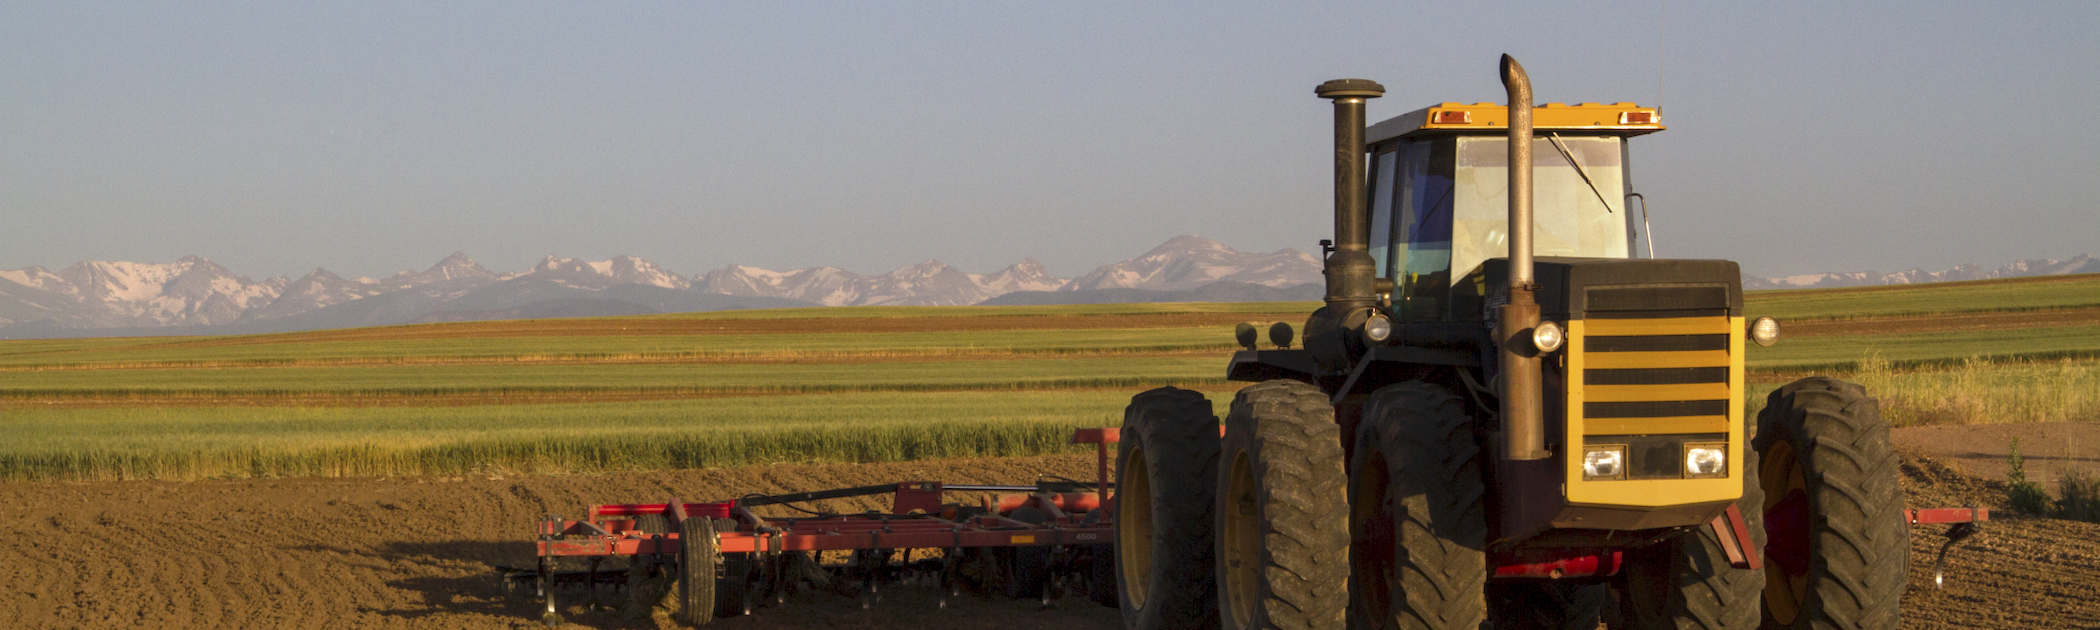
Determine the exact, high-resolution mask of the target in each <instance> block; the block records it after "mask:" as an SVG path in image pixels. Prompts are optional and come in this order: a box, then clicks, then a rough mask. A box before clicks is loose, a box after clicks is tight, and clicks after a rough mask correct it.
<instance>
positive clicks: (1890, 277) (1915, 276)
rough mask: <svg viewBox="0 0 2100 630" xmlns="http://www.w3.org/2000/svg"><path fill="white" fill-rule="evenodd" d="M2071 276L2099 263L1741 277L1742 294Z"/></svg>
mask: <svg viewBox="0 0 2100 630" xmlns="http://www.w3.org/2000/svg"><path fill="white" fill-rule="evenodd" d="M2074 273H2100V259H2096V258H2093V256H2092V254H2079V255H2077V256H2072V257H2071V258H2070V259H2069V260H2049V259H2036V260H2022V261H2018V262H2014V263H2012V264H2009V265H2005V266H2003V267H1999V268H1997V269H1984V268H1983V267H1982V266H1980V265H1975V264H1967V265H1960V266H1957V267H1955V268H1953V269H1946V270H1942V271H1926V270H1923V269H1911V270H1908V271H1898V272H1895V273H1881V272H1878V271H1840V272H1825V273H1810V274H1802V275H1798V276H1784V277H1779V278H1755V277H1751V276H1750V275H1749V274H1743V288H1744V289H1745V290H1758V289H1830V288H1836V287H1861V286H1873V285H1882V284H1918V283H1921V282H1952V281H1957V280H1992V279H1996V278H2018V277H2022V276H2055V275H2065V274H2074Z"/></svg>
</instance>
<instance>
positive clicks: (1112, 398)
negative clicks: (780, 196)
mask: <svg viewBox="0 0 2100 630" xmlns="http://www.w3.org/2000/svg"><path fill="white" fill-rule="evenodd" d="M1130 393H1131V392H1130V391H1129V390H1126V389H1114V390H1070V391H1030V392H982V391H974V392H941V393H913V394H900V393H889V392H883V393H852V394H824V395H803V396H754V397H740V398H720V399H703V400H673V401H646V402H623V403H601V404H549V405H478V406H465V407H390V408H346V407H318V408H293V409H281V408H276V409H272V408H263V409H258V408H244V407H146V408H124V409H13V410H4V411H0V431H4V432H5V433H7V434H9V435H12V436H17V438H18V439H15V440H11V441H10V442H9V443H8V444H7V445H6V446H4V447H0V479H7V480H16V481H22V480H49V479H199V478H216V477H304V476H373V475H403V474H409V475H417V474H422V475H437V474H462V473H597V472H609V471H623V470H653V469H665V468H689V467H708V466H737V465H748V464H767V463H781V462H880V461H900V460H910V459H926V458H943V457H974V456H992V455H1000V456H1006V455H1033V454H1045V453H1061V452H1083V451H1084V450H1087V449H1090V448H1092V447H1088V446H1073V445H1071V444H1069V443H1068V442H1069V441H1070V439H1071V435H1072V430H1073V429H1076V428H1085V427H1100V426H1114V425H1115V424H1116V423H1117V422H1118V421H1119V420H1120V419H1121V416H1122V408H1123V406H1124V405H1126V404H1128V402H1129V395H1130ZM1212 396H1213V397H1214V398H1220V400H1217V401H1214V404H1216V405H1218V407H1219V408H1220V409H1222V408H1223V406H1224V404H1225V403H1226V402H1229V400H1228V399H1227V398H1229V394H1223V393H1219V394H1212Z"/></svg>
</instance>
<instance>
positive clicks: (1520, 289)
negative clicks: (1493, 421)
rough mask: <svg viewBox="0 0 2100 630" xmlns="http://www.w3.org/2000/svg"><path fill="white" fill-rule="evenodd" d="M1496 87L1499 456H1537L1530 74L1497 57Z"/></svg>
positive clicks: (1540, 435) (1541, 455)
mask: <svg viewBox="0 0 2100 630" xmlns="http://www.w3.org/2000/svg"><path fill="white" fill-rule="evenodd" d="M1502 87H1503V88H1504V89H1505V90H1507V91H1508V92H1509V303H1508V304H1506V305H1504V306H1503V307H1502V310H1501V313H1499V314H1498V317H1497V318H1496V319H1497V324H1498V325H1497V326H1496V327H1495V340H1496V342H1497V343H1499V344H1500V345H1501V348H1502V349H1501V355H1502V357H1501V358H1502V392H1501V394H1502V456H1503V457H1504V458H1505V459H1513V460H1539V459H1545V458H1547V457H1551V456H1552V453H1548V452H1546V426H1545V425H1546V418H1545V411H1544V409H1543V405H1542V403H1543V401H1541V400H1540V398H1541V397H1542V396H1544V392H1542V391H1541V390H1540V387H1541V386H1542V385H1543V383H1542V381H1543V380H1544V379H1543V378H1542V375H1541V373H1540V369H1539V352H1538V348H1536V347H1534V346H1533V345H1532V342H1531V331H1532V329H1534V328H1537V327H1538V325H1539V305H1538V301H1537V299H1535V297H1534V296H1533V295H1532V292H1533V291H1535V290H1536V289H1537V282H1536V281H1535V279H1534V278H1533V276H1532V269H1531V107H1532V103H1531V78H1530V77H1528V76H1525V74H1524V66H1522V65H1519V64H1517V60H1516V59H1513V58H1511V57H1510V56H1509V55H1503V56H1502ZM1333 282H1334V281H1333V280H1331V279H1330V280H1329V281H1328V286H1330V287H1332V286H1333ZM1332 292H1333V290H1332V289H1329V294H1330V295H1331V294H1332ZM1328 299H1329V301H1332V300H1333V298H1332V297H1330V298H1328Z"/></svg>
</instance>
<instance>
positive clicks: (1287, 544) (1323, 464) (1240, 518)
mask: <svg viewBox="0 0 2100 630" xmlns="http://www.w3.org/2000/svg"><path fill="white" fill-rule="evenodd" d="M1218 472H1219V476H1218V495H1217V502H1218V503H1217V530H1216V532H1217V533H1216V535H1215V537H1216V539H1217V545H1218V551H1217V562H1218V568H1217V574H1218V577H1217V580H1218V587H1219V588H1218V610H1219V613H1220V614H1219V617H1220V619H1219V621H1220V622H1222V625H1223V627H1224V628H1225V629H1226V630H1255V629H1267V628H1292V629H1304V630H1320V629H1332V630H1341V629H1342V628H1343V627H1344V626H1345V624H1346V623H1347V618H1346V615H1347V614H1348V611H1349V497H1348V494H1347V488H1348V484H1349V473H1348V471H1347V470H1346V469H1344V467H1343V465H1342V438H1341V427H1340V426H1338V425H1336V424H1335V423H1334V407H1333V405H1331V404H1329V403H1328V397H1327V394H1325V393H1323V392H1321V391H1320V390H1319V388H1316V387H1313V386H1312V385H1310V384H1306V383H1303V382H1299V381H1292V380H1274V381H1266V382H1263V383H1260V384H1257V385H1254V386H1251V387H1248V388H1246V389H1242V390H1240V393H1239V395H1238V396H1237V397H1235V398H1234V399H1233V401H1232V411H1231V413H1229V414H1227V415H1226V417H1225V438H1224V443H1223V448H1222V449H1221V450H1220V452H1219V459H1218Z"/></svg>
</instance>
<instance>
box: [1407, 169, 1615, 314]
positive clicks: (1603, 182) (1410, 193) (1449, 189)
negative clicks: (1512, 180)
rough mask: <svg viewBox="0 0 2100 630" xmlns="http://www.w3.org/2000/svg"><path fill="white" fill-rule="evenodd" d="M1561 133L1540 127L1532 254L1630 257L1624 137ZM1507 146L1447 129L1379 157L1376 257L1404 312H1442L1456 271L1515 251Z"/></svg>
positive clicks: (1462, 271)
mask: <svg viewBox="0 0 2100 630" xmlns="http://www.w3.org/2000/svg"><path fill="white" fill-rule="evenodd" d="M1555 139H1556V138H1555V136H1554V135H1552V134H1551V133H1541V134H1538V135H1537V136H1535V137H1534V142H1535V144H1533V146H1532V150H1531V155H1532V158H1531V163H1532V230H1533V232H1532V253H1533V255H1537V256H1577V257H1594V258H1625V257H1626V256H1627V236H1626V225H1627V223H1626V215H1625V208H1624V207H1623V206H1624V202H1623V201H1621V200H1622V199H1624V198H1625V173H1624V170H1623V166H1622V164H1621V155H1622V153H1621V149H1622V144H1621V143H1622V141H1621V140H1620V139H1619V138H1616V137H1596V136H1587V137H1584V136H1569V135H1559V136H1558V138H1557V139H1558V140H1559V141H1560V142H1559V143H1558V144H1556V143H1555V142H1554V140H1555ZM1563 148H1565V149H1566V154H1565V156H1564V154H1563V153H1562V149H1563ZM1508 153H1509V140H1508V139H1507V138H1504V137H1497V136H1460V137H1450V136H1446V137H1442V138H1429V139H1423V140H1415V141H1409V142H1402V143H1399V144H1398V145H1397V146H1393V145H1386V146H1384V147H1381V150H1380V152H1379V153H1378V154H1377V155H1376V157H1375V159H1374V161H1373V178H1372V185H1373V187H1374V188H1373V190H1372V198H1371V200H1370V201H1371V204H1372V206H1371V208H1372V215H1371V216H1372V231H1371V247H1372V255H1373V256H1376V257H1378V258H1379V261H1380V263H1381V266H1382V267H1383V268H1384V269H1383V270H1384V271H1385V276H1386V277H1389V278H1393V279H1394V281H1395V283H1396V284H1398V285H1399V287H1400V289H1399V295H1396V296H1394V303H1395V304H1394V305H1395V306H1396V307H1397V308H1398V309H1399V310H1400V311H1401V316H1402V318H1403V319H1404V320H1407V321H1424V320H1434V319H1443V315H1444V313H1443V309H1444V306H1445V299H1446V298H1447V297H1448V296H1447V294H1448V292H1449V289H1450V286H1451V278H1452V276H1453V274H1454V273H1456V275H1459V276H1464V275H1465V274H1467V273H1469V272H1471V271H1473V269H1474V268H1476V267H1479V266H1480V264H1481V263H1482V262H1485V261H1486V260H1487V259H1490V258H1501V257H1505V256H1508V255H1509V220H1508V218H1509V197H1508V188H1509V168H1508V162H1509V160H1508V157H1507V156H1508ZM1566 156H1572V157H1574V158H1575V161H1576V162H1577V163H1580V164H1581V165H1582V166H1581V169H1580V170H1579V171H1578V170H1577V169H1576V168H1575V167H1574V165H1573V164H1571V163H1570V162H1569V161H1568V158H1567V157H1566ZM1585 175H1586V176H1587V177H1585ZM1606 200H1609V201H1606Z"/></svg>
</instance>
